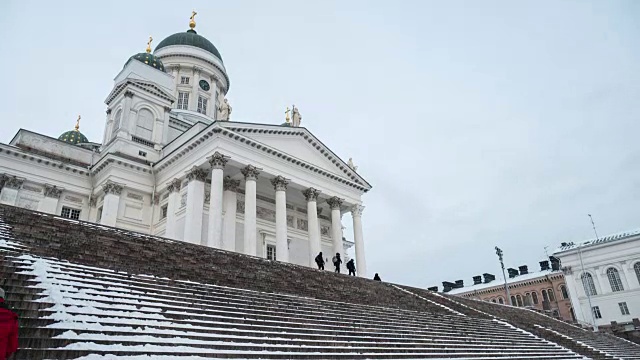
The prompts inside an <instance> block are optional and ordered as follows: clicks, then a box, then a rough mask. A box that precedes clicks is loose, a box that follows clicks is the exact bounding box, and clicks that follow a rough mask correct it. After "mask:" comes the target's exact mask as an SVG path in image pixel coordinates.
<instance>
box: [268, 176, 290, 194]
mask: <svg viewBox="0 0 640 360" xmlns="http://www.w3.org/2000/svg"><path fill="white" fill-rule="evenodd" d="M288 184H289V180H287V179H285V178H284V176H280V175H278V176H276V177H274V178H273V179H271V185H273V188H274V189H275V190H276V191H286V190H287V185H288Z"/></svg>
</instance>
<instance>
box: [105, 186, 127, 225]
mask: <svg viewBox="0 0 640 360" xmlns="http://www.w3.org/2000/svg"><path fill="white" fill-rule="evenodd" d="M122 188H123V186H122V185H120V184H116V183H112V182H108V183H106V184H104V185H103V186H102V190H103V191H104V201H103V203H102V218H101V219H100V224H102V225H107V226H116V220H117V219H118V209H119V208H120V193H122Z"/></svg>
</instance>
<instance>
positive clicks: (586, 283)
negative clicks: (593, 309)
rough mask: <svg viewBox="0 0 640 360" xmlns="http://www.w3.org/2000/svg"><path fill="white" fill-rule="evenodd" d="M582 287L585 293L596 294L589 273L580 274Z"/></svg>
mask: <svg viewBox="0 0 640 360" xmlns="http://www.w3.org/2000/svg"><path fill="white" fill-rule="evenodd" d="M581 277H582V287H583V288H584V292H585V294H587V295H598V292H597V291H596V285H595V284H594V283H593V276H591V274H589V273H584V274H582V276H581Z"/></svg>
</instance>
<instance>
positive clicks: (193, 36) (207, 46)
mask: <svg viewBox="0 0 640 360" xmlns="http://www.w3.org/2000/svg"><path fill="white" fill-rule="evenodd" d="M196 14H197V13H196V12H195V11H194V12H192V13H191V18H189V28H190V29H189V30H187V31H186V32H179V33H175V34H173V35H170V36H168V37H167V38H165V39H164V40H162V41H160V43H159V44H158V46H156V51H157V50H158V49H162V48H164V47H167V46H173V45H186V46H193V47H197V48H200V49H202V50H204V51H207V52H209V53H211V54H212V55H213V56H215V57H217V58H218V59H220V61H222V56H221V55H220V52H219V51H218V49H216V47H215V45H213V44H212V43H211V41H209V40H207V39H206V38H205V37H204V36H200V35H198V33H197V32H196V31H195V30H194V29H195V27H196V21H195V16H196Z"/></svg>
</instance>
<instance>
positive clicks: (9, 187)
mask: <svg viewBox="0 0 640 360" xmlns="http://www.w3.org/2000/svg"><path fill="white" fill-rule="evenodd" d="M0 180H2V181H3V186H2V191H0V204H5V205H12V206H15V205H16V202H17V201H18V190H20V188H21V187H22V183H24V179H22V178H19V177H15V176H3V178H2V179H0Z"/></svg>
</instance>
